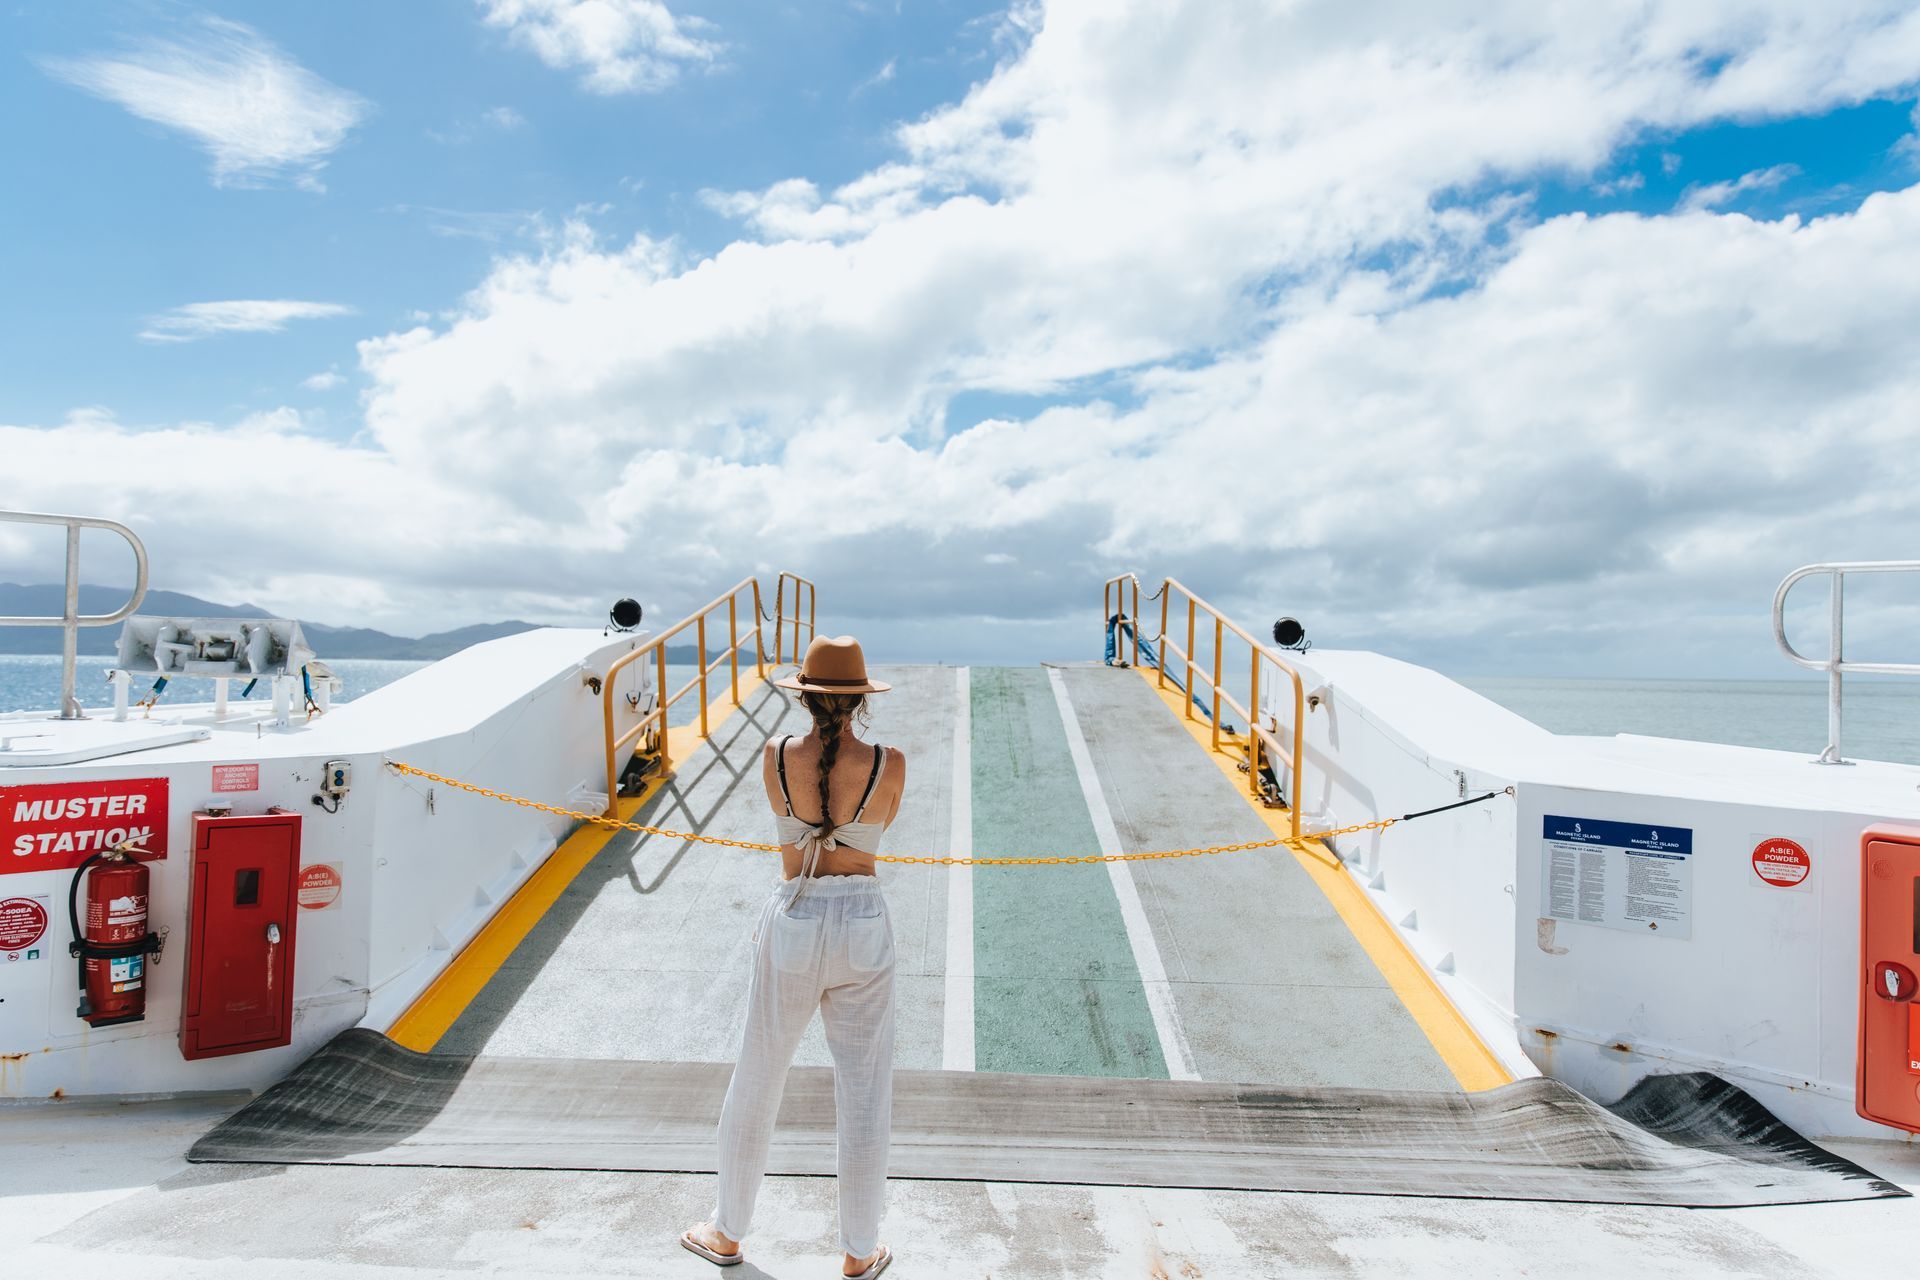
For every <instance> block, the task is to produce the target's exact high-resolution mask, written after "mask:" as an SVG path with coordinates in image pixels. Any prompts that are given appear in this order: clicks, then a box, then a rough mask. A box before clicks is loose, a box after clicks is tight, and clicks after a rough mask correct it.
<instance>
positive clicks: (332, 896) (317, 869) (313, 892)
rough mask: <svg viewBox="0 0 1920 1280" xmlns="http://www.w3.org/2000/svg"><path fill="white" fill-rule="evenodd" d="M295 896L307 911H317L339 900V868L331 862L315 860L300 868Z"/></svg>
mask: <svg viewBox="0 0 1920 1280" xmlns="http://www.w3.org/2000/svg"><path fill="white" fill-rule="evenodd" d="M295 897H296V899H297V900H298V901H299V903H300V905H301V906H303V907H305V908H306V909H307V910H309V911H319V910H322V909H323V908H326V907H330V906H332V905H333V904H334V903H336V902H338V901H339V900H340V868H339V867H337V866H335V865H334V864H332V863H331V862H316V863H314V864H313V865H312V866H310V867H302V868H300V882H299V884H298V885H297V886H295Z"/></svg>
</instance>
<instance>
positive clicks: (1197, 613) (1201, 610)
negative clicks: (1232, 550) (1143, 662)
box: [1100, 573, 1307, 839]
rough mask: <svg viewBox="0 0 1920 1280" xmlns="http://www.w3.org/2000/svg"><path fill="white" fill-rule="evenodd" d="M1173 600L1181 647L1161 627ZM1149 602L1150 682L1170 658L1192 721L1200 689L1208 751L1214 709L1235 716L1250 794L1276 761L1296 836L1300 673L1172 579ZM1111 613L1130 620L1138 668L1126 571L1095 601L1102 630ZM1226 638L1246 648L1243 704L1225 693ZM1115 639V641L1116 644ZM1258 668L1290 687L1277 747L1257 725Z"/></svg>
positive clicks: (1163, 673) (1135, 588)
mask: <svg viewBox="0 0 1920 1280" xmlns="http://www.w3.org/2000/svg"><path fill="white" fill-rule="evenodd" d="M1129 589H1131V592H1132V610H1131V612H1127V610H1126V609H1125V605H1126V604H1127V600H1126V594H1127V592H1128V590H1129ZM1176 596H1178V597H1180V598H1181V599H1184V600H1185V601H1186V615H1187V643H1186V644H1185V646H1182V645H1180V644H1178V643H1176V642H1175V641H1174V639H1173V637H1172V636H1170V635H1168V634H1167V625H1168V622H1169V620H1170V618H1171V616H1172V606H1173V603H1174V598H1175V597H1176ZM1148 598H1149V599H1154V598H1158V599H1159V601H1160V633H1159V634H1158V635H1157V636H1155V637H1153V658H1154V665H1155V666H1156V667H1157V668H1158V674H1157V676H1156V680H1157V682H1158V684H1159V686H1160V687H1161V688H1162V689H1164V688H1166V687H1167V655H1168V653H1169V652H1171V653H1172V654H1174V655H1175V656H1176V657H1177V658H1178V659H1179V660H1180V664H1181V667H1182V669H1183V673H1184V674H1183V676H1182V678H1180V679H1179V684H1180V687H1181V689H1182V690H1184V691H1185V693H1186V697H1185V698H1184V699H1183V700H1182V706H1183V707H1184V708H1185V712H1186V717H1187V719H1189V720H1191V719H1193V704H1194V698H1195V696H1196V693H1197V691H1196V687H1195V682H1196V681H1197V682H1198V683H1199V684H1200V685H1202V686H1204V687H1205V689H1206V692H1207V697H1208V699H1209V701H1210V707H1209V712H1210V718H1211V720H1212V722H1213V749H1214V750H1216V751H1218V750H1219V749H1220V710H1221V708H1222V707H1227V708H1230V709H1231V710H1233V711H1235V712H1238V713H1239V715H1240V716H1241V718H1242V719H1243V720H1244V721H1245V722H1246V725H1247V743H1246V751H1247V787H1248V790H1250V791H1251V792H1252V793H1253V794H1254V796H1256V797H1258V796H1259V795H1260V767H1261V764H1262V762H1263V761H1264V760H1266V759H1267V758H1268V757H1271V758H1272V759H1275V760H1278V761H1280V762H1281V763H1282V764H1284V765H1285V766H1286V768H1287V771H1288V772H1289V773H1290V774H1291V775H1292V786H1291V787H1290V788H1289V789H1288V794H1289V795H1290V797H1291V799H1292V804H1290V805H1289V806H1288V810H1287V820H1288V825H1289V827H1290V829H1291V832H1292V835H1293V836H1294V837H1295V838H1296V839H1297V838H1298V837H1299V835H1300V791H1301V787H1300V771H1301V767H1302V764H1303V763H1304V761H1305V759H1306V710H1307V691H1306V686H1305V685H1304V684H1303V683H1302V682H1301V680H1300V673H1299V672H1298V671H1296V670H1294V668H1293V666H1292V664H1291V663H1289V662H1287V660H1286V659H1284V658H1282V657H1281V656H1280V655H1279V654H1278V653H1275V652H1274V651H1273V649H1272V648H1271V647H1269V646H1268V645H1264V644H1262V643H1261V642H1260V641H1258V640H1256V639H1254V638H1253V637H1252V636H1251V635H1249V634H1248V633H1247V631H1246V629H1245V628H1244V627H1241V626H1240V625H1239V624H1238V623H1236V622H1234V621H1232V620H1231V619H1229V618H1228V617H1227V616H1226V615H1225V614H1223V613H1221V612H1220V611H1219V610H1218V609H1216V608H1214V607H1213V605H1211V604H1209V603H1207V601H1205V600H1203V599H1201V598H1200V597H1199V596H1197V595H1195V594H1194V593H1193V592H1192V591H1191V590H1189V589H1188V588H1187V586H1186V584H1185V583H1182V582H1181V581H1180V580H1179V579H1177V578H1167V579H1164V580H1163V581H1162V582H1161V584H1160V590H1158V591H1156V592H1154V594H1153V596H1150V597H1148ZM1116 613H1124V614H1125V616H1126V617H1127V619H1128V620H1129V622H1130V624H1131V625H1130V627H1129V630H1130V631H1131V632H1132V635H1133V665H1134V666H1136V667H1137V666H1139V665H1140V579H1139V578H1137V577H1135V576H1134V575H1133V574H1131V573H1123V574H1121V575H1119V576H1118V577H1115V578H1109V579H1108V580H1107V584H1106V587H1105V589H1104V590H1103V591H1102V592H1101V597H1100V622H1101V625H1102V626H1103V627H1104V626H1106V625H1108V624H1110V623H1111V622H1112V621H1113V619H1114V616H1115V614H1116ZM1201 615H1205V617H1206V619H1207V620H1208V621H1209V622H1211V623H1212V624H1213V653H1212V657H1213V661H1212V668H1213V670H1212V673H1211V674H1208V673H1207V672H1205V671H1201V670H1199V669H1197V668H1196V666H1195V660H1194V638H1195V634H1196V631H1197V629H1198V624H1199V621H1200V617H1201ZM1229 634H1231V635H1233V636H1235V637H1237V638H1238V639H1240V640H1243V641H1245V642H1246V644H1247V648H1248V650H1249V656H1248V661H1247V674H1248V693H1247V701H1246V703H1245V705H1242V704H1241V703H1240V702H1238V701H1236V700H1235V698H1234V696H1233V695H1232V694H1231V693H1229V692H1228V691H1227V688H1226V683H1225V681H1224V680H1223V678H1222V666H1223V653H1222V651H1223V650H1224V648H1225V643H1226V637H1227V636H1228V635H1229ZM1118 640H1119V637H1118V636H1116V637H1115V642H1116V643H1118ZM1264 664H1271V665H1272V666H1273V667H1274V668H1276V669H1277V670H1278V672H1279V673H1280V674H1282V675H1284V676H1285V677H1286V678H1287V680H1288V682H1289V683H1291V684H1292V686H1293V733H1292V735H1291V741H1290V742H1289V743H1287V744H1286V745H1284V746H1283V745H1282V744H1281V742H1280V739H1279V737H1278V736H1277V735H1278V731H1279V726H1278V725H1277V724H1276V723H1274V722H1273V720H1272V719H1271V717H1269V718H1268V720H1267V722H1266V723H1264V724H1263V723H1262V720H1261V716H1260V714H1259V708H1260V673H1261V669H1262V666H1263V665H1264Z"/></svg>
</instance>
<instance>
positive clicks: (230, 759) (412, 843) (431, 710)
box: [0, 629, 652, 1098]
mask: <svg viewBox="0 0 1920 1280" xmlns="http://www.w3.org/2000/svg"><path fill="white" fill-rule="evenodd" d="M642 640H644V636H643V635H614V636H611V637H609V636H607V635H605V634H603V633H602V632H601V631H598V630H572V629H546V630H539V631H531V632H527V633H524V634H521V635H515V636H509V637H507V638H504V639H500V640H495V641H492V642H490V643H487V644H483V645H478V646H475V647H473V648H471V649H467V650H465V651H463V652H461V653H459V654H456V655H454V656H453V657H450V658H447V659H445V660H443V661H440V662H437V663H434V664H433V665H432V666H429V667H426V668H424V669H422V670H421V671H418V672H416V673H413V674H411V675H409V676H407V677H405V678H403V679H401V680H400V681H398V682H396V683H394V684H391V685H388V686H386V687H385V688H382V689H379V690H377V691H375V692H373V693H371V694H369V695H367V696H366V697H363V698H360V699H357V700H355V701H353V702H350V703H345V704H341V705H338V706H335V707H333V708H332V709H331V710H330V711H328V712H327V713H326V714H324V715H319V716H315V717H314V718H312V719H311V720H309V719H307V718H306V717H305V716H303V715H302V714H300V713H299V712H298V711H297V710H296V711H295V712H294V713H293V714H292V716H291V718H290V720H289V722H288V723H287V724H285V725H279V724H276V723H275V719H274V715H273V712H272V710H271V708H270V707H265V706H262V705H260V704H258V703H244V702H239V701H234V702H232V703H231V704H230V706H229V711H228V714H227V715H226V716H225V717H224V718H222V717H219V716H217V715H216V713H215V710H214V708H213V707H212V706H211V705H193V706H189V705H179V706H169V705H167V704H165V703H162V704H161V705H159V706H158V707H157V708H155V709H154V711H153V712H152V716H151V718H150V719H142V718H141V714H140V712H139V710H137V709H136V710H134V711H133V712H132V713H131V716H130V718H129V719H128V720H127V721H126V722H124V723H116V722H114V721H113V720H112V718H111V713H110V712H92V713H90V715H91V717H92V718H89V719H85V720H72V721H59V720H54V719H52V718H50V717H49V716H48V715H47V714H46V713H39V714H34V715H12V716H4V717H0V744H3V745H4V747H5V748H6V750H5V752H4V754H0V763H5V764H7V765H9V766H11V767H0V804H8V805H12V804H14V803H16V801H19V802H20V803H31V802H29V801H26V800H23V799H21V797H24V796H32V795H38V794H43V793H36V792H32V791H24V792H23V791H22V788H33V787H36V786H38V785H40V784H47V783H72V782H78V781H99V780H108V779H162V780H164V783H165V788H166V794H167V800H168V816H167V822H166V832H165V836H166V840H165V848H166V856H165V857H164V858H163V859H160V860H157V861H153V862H151V863H149V864H148V866H149V868H150V871H151V875H152V882H151V888H150V901H149V918H148V927H149V928H151V929H153V930H155V931H157V932H161V933H163V934H165V935H166V946H165V950H164V952H163V953H162V955H161V956H160V957H159V960H158V963H157V964H150V966H149V968H148V970H147V973H146V979H145V981H146V994H147V1007H146V1017H145V1019H144V1020H143V1021H140V1022H134V1023H128V1024H124V1025H118V1026H110V1027H101V1028H94V1027H90V1026H89V1025H88V1024H87V1023H86V1022H84V1021H82V1020H81V1019H80V1018H79V1017H78V1016H76V1013H75V1007H76V1003H77V998H78V986H77V974H76V968H77V966H76V963H75V961H74V960H72V959H71V958H69V956H68V953H67V945H68V943H69V941H70V940H71V937H72V931H71V930H70V928H69V926H68V917H67V894H68V889H69V885H70V883H71V881H72V879H73V872H72V871H71V870H39V871H29V872H11V873H7V869H6V868H5V866H4V861H5V860H6V859H9V858H13V857H15V856H18V855H16V854H15V853H14V851H13V850H12V849H11V848H0V899H4V898H16V897H26V898H33V899H36V900H38V901H41V902H43V904H44V905H45V907H46V909H47V914H48V917H49V919H48V923H47V929H46V934H45V937H44V938H43V939H41V942H40V944H39V945H38V946H36V947H34V948H31V949H28V948H22V949H20V950H15V951H8V952H6V953H5V954H6V955H7V956H8V957H9V960H8V962H6V963H0V1097H6V1098H45V1097H50V1096H69V1097H71V1096H77V1095H87V1094H108V1095H151V1094H163V1093H175V1092H190V1091H201V1090H219V1089H233V1088H246V1089H255V1090H257V1089H262V1088H264V1087H266V1086H267V1085H269V1084H271V1083H273V1082H274V1081H275V1080H277V1079H279V1078H280V1077H281V1076H283V1075H285V1074H286V1072H287V1071H288V1070H290V1069H291V1068H292V1067H293V1066H294V1065H295V1064H297V1063H299V1062H300V1061H302V1060H303V1059H305V1058H306V1057H307V1056H309V1055H310V1054H312V1053H313V1051H314V1050H315V1049H317V1048H319V1047H320V1046H321V1045H323V1044H325V1043H326V1042H327V1041H328V1040H330V1039H331V1038H332V1037H334V1036H335V1035H336V1034H338V1033H339V1032H341V1031H343V1030H345V1029H347V1028H349V1027H353V1026H356V1025H361V1024H364V1025H367V1026H371V1027H376V1028H379V1029H382V1030H384V1029H385V1028H386V1027H388V1026H389V1025H390V1024H391V1023H392V1022H393V1020H394V1019H395V1018H396V1017H398V1016H399V1014H400V1013H401V1012H402V1011H403V1010H405V1009H406V1008H407V1007H408V1005H409V1004H411V1003H412V1002H413V1000H414V999H415V998H416V997H418V996H419V995H420V993H421V992H422V991H424V990H425V989H426V987H427V986H428V985H429V984H430V983H431V982H432V981H433V979H434V978H435V977H436V976H437V975H438V974H439V973H440V972H441V970H442V969H443V968H444V967H445V965H446V963H447V961H448V960H449V959H450V958H451V957H452V956H453V955H454V954H455V953H457V952H458V950H459V949H460V947H461V946H463V945H464V944H465V943H466V942H467V941H468V940H469V939H470V938H472V936H473V935H474V934H475V933H476V932H477V931H478V930H479V929H480V928H481V926H482V925H484V924H485V923H486V922H487V920H488V919H489V918H491V916H492V915H493V913H494V912H495V911H496V910H497V909H498V908H499V906H500V904H501V903H502V902H504V901H505V900H506V899H507V898H508V897H509V896H510V895H511V894H512V893H513V891H514V890H515V889H516V888H518V887H519V885H520V884H521V882H522V881H524V880H525V879H526V877H527V876H528V875H529V874H530V873H531V872H532V871H533V870H534V869H535V868H537V867H538V866H539V865H540V864H541V863H542V862H543V861H544V860H545V859H546V857H547V856H548V855H549V854H550V853H551V852H552V851H553V850H554V848H555V847H556V845H557V843H558V841H559V840H560V839H562V838H564V836H565V835H566V833H567V831H568V830H569V829H570V827H571V826H572V825H573V824H572V822H571V821H570V820H568V819H564V818H559V817H555V816H552V815H549V814H545V813H540V812H536V811H533V810H529V809H524V808H517V807H511V806H507V805H490V806H476V805H471V804H464V805H459V804H456V805H442V804H438V803H437V800H438V797H437V796H436V795H435V791H434V788H433V786H432V785H430V784H427V783H424V782H421V781H419V780H418V779H412V778H404V777H401V776H399V775H398V774H395V773H393V772H392V771H390V770H388V769H386V768H385V767H384V761H385V760H386V759H387V758H388V757H390V756H391V757H404V758H405V759H406V760H408V761H409V762H411V763H413V764H417V765H420V766H422V767H425V768H428V769H431V770H434V771H437V772H444V773H446V774H447V775H449V776H455V777H459V778H462V779H466V780H474V781H479V782H482V783H491V784H493V785H497V786H499V787H501V788H503V789H510V790H513V791H516V792H518V793H521V794H532V795H538V796H546V797H552V798H555V799H560V798H565V799H566V801H567V802H568V803H569V805H570V806H571V807H572V808H575V809H581V810H586V811H590V812H597V811H598V810H599V809H601V808H602V807H604V805H605V803H606V798H605V790H606V783H605V781H604V764H603V754H602V725H601V717H602V710H601V708H602V700H601V697H600V694H599V692H598V688H599V683H600V679H601V677H602V676H604V674H605V672H606V670H607V668H608V666H609V664H610V663H611V662H612V661H613V660H614V659H615V658H616V657H617V656H619V655H620V654H622V653H626V652H629V651H631V650H632V649H633V648H634V647H636V646H637V645H638V644H639V643H641V642H642ZM619 680H620V681H621V683H622V690H621V691H630V692H634V693H636V694H637V695H638V696H637V699H636V701H637V702H638V703H639V705H640V706H641V707H644V706H646V705H648V703H649V700H650V699H651V697H652V680H651V675H650V673H649V672H648V670H647V664H644V663H640V664H634V665H633V666H631V667H629V668H628V669H627V670H626V671H624V672H622V673H621V675H620V677H619ZM185 683H186V682H184V681H183V682H178V683H176V684H175V686H174V690H175V692H176V694H177V693H179V692H181V691H182V690H183V685H184V684H185ZM629 685H630V686H631V688H630V689H628V688H627V686H629ZM615 704H616V714H617V716H618V717H619V721H618V723H617V724H616V728H618V729H625V728H628V727H629V726H631V725H632V724H634V723H637V722H638V720H639V717H640V711H639V710H636V709H635V708H634V706H633V705H630V703H629V701H628V700H627V699H626V698H622V697H617V698H616V699H615ZM128 735H134V736H142V735H144V736H145V737H146V738H147V739H148V740H151V741H158V742H160V743H162V744H163V745H158V746H153V747H150V748H148V749H143V750H131V751H122V752H121V753H120V754H111V755H95V756H94V758H91V759H85V760H80V761H70V762H64V763H58V764H45V765H38V766H36V765H20V764H17V763H14V762H15V761H18V760H20V759H22V758H32V757H33V756H34V755H36V754H37V755H40V756H48V755H52V756H55V757H59V756H63V755H67V754H72V752H70V751H68V750H66V748H73V747H74V744H76V743H77V744H80V746H79V747H78V748H77V751H78V754H83V755H92V754H93V753H95V752H97V751H100V750H105V749H109V748H107V747H105V746H103V745H102V744H103V743H106V742H108V741H110V740H112V739H115V738H122V739H123V738H125V737H127V736H128ZM180 738H187V739H188V740H186V741H178V740H177V739H180ZM170 740H172V741H170ZM332 761H344V762H345V763H346V764H347V766H348V768H349V787H348V790H347V792H346V794H345V795H344V796H342V797H340V798H338V800H337V808H334V809H333V811H328V810H329V807H331V806H335V805H336V801H335V800H334V799H333V798H328V799H327V801H326V805H325V806H323V805H319V804H316V803H315V797H316V796H319V795H321V794H322V775H323V767H324V766H325V765H326V764H328V762H332ZM235 765H239V766H244V768H243V769H241V770H238V771H234V770H232V769H231V766H235ZM255 766H257V785H254V786H251V787H248V788H247V789H244V790H223V789H221V788H222V787H223V786H224V787H232V786H235V785H243V784H245V783H246V782H248V781H250V780H253V778H254V767H255ZM211 806H220V807H228V808H230V809H231V810H232V812H233V813H235V814H240V815H245V814H262V813H266V812H268V811H269V810H271V809H275V808H279V809H284V810H286V811H289V812H291V813H294V814H298V815H300V828H301V830H300V856H299V862H300V865H301V867H303V868H310V867H316V866H322V865H324V866H327V867H331V868H333V869H334V870H336V871H337V872H338V876H339V881H340V887H339V893H338V896H337V898H335V899H334V900H333V901H331V902H330V903H325V904H324V905H322V904H320V902H319V901H318V900H320V899H324V898H325V897H326V895H325V894H319V895H313V897H314V898H315V899H316V905H313V906H310V907H303V908H302V909H300V910H299V911H298V912H297V916H298V919H297V922H296V936H295V959H294V966H293V997H294V998H293V1023H292V1042H291V1043H290V1044H288V1045H286V1046H285V1047H282V1048H273V1049H265V1050H260V1051H256V1052H249V1053H238V1054H233V1055H231V1056H221V1057H208V1058H201V1059H198V1060H194V1061H188V1060H187V1059H185V1058H184V1057H183V1056H182V1053H181V1049H180V1045H179V1043H178V1041H179V1035H180V1027H181V1001H182V995H183V988H184V982H185V977H186V969H187V958H188V948H189V939H190V928H191V924H190V921H189V919H188V915H189V913H188V901H189V896H190V894H189V889H190V877H191V872H192V866H193V815H194V813H195V812H196V811H201V810H206V809H208V808H209V807H211ZM8 812H9V814H11V813H12V810H11V809H9V811H8ZM102 821H108V822H116V821H119V820H118V819H114V818H109V817H108V816H107V815H104V814H102V815H95V816H94V817H93V818H88V817H77V818H76V820H75V822H74V823H73V824H71V825H72V826H73V828H74V830H75V831H76V833H78V832H82V831H93V830H95V829H96V828H97V827H100V825H101V822H102ZM128 822H131V819H129V820H128ZM87 838H88V837H87V836H85V835H78V834H77V835H76V841H79V842H84V841H85V840H86V839H87ZM81 906H82V911H83V912H84V906H85V898H84V896H83V897H82V899H81ZM29 950H32V951H38V953H39V954H38V955H37V956H36V957H34V958H31V959H30V958H27V957H28V954H29Z"/></svg>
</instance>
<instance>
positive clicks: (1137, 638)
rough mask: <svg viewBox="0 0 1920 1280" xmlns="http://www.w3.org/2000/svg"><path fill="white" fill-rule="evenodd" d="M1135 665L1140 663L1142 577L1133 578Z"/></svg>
mask: <svg viewBox="0 0 1920 1280" xmlns="http://www.w3.org/2000/svg"><path fill="white" fill-rule="evenodd" d="M1131 621H1132V623H1133V665H1134V666H1136V667H1137V666H1139V665H1140V579H1138V578H1135V579H1134V580H1133V617H1132V619H1131Z"/></svg>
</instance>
